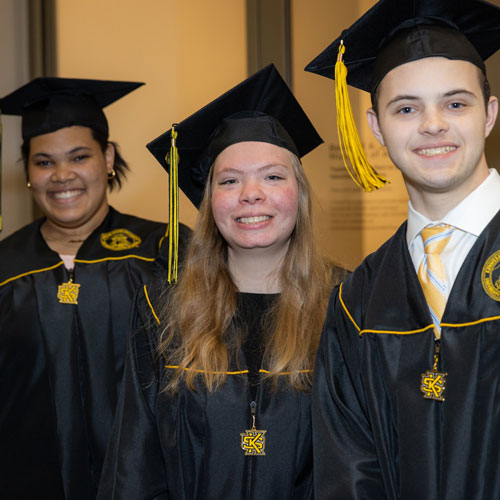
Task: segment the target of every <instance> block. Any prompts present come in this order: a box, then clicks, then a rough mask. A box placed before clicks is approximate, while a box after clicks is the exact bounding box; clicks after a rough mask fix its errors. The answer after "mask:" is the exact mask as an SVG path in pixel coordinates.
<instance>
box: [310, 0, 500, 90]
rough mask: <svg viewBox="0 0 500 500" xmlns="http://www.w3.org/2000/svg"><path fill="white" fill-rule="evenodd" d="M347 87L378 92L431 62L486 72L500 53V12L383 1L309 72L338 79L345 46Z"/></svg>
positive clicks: (461, 0) (466, 4)
mask: <svg viewBox="0 0 500 500" xmlns="http://www.w3.org/2000/svg"><path fill="white" fill-rule="evenodd" d="M341 40H342V41H343V44H344V45H345V54H344V63H345V65H346V67H347V70H348V76H347V83H348V84H349V85H352V86H353V87H357V88H359V89H361V90H366V91H367V92H373V91H374V90H375V89H376V87H377V86H378V84H379V83H380V81H381V80H382V79H383V77H384V76H385V75H386V74H387V73H388V72H389V71H390V70H391V69H394V68H396V67H397V66H400V65H401V64H404V63H407V62H411V61H416V60H418V59H423V58H425V57H446V58H449V59H459V60H465V61H469V62H471V63H473V64H475V65H476V66H478V67H479V68H481V70H482V71H483V72H485V66H484V63H483V60H486V59H487V58H488V57H490V56H491V55H492V54H494V53H495V52H496V51H497V50H498V48H500V8H498V7H497V6H495V5H493V4H491V3H488V2H485V1H482V0H380V1H379V2H377V3H376V4H375V5H374V6H373V7H372V8H371V9H370V10H369V11H368V12H366V13H365V14H364V15H363V16H362V17H361V18H360V19H358V20H357V21H356V22H355V23H354V24H353V25H352V26H351V27H350V28H347V29H346V30H344V31H343V32H342V34H341V35H340V36H339V37H338V38H337V39H336V40H335V41H334V42H333V43H332V44H331V45H329V46H328V47H327V48H326V49H325V50H324V51H323V52H322V53H321V54H319V55H318V56H317V57H316V58H315V59H314V60H313V61H311V62H310V63H309V64H308V65H307V66H306V68H305V69H306V71H310V72H312V73H318V74H319V75H323V76H326V77H328V78H332V79H333V78H334V67H335V63H336V61H337V55H338V52H339V47H340V42H341Z"/></svg>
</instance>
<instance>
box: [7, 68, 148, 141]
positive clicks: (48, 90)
mask: <svg viewBox="0 0 500 500" xmlns="http://www.w3.org/2000/svg"><path fill="white" fill-rule="evenodd" d="M141 85H144V84H143V83H138V82H115V81H105V80H85V79H78V78H55V77H42V78H36V79H35V80H32V81H31V82H29V83H27V84H26V85H23V86H22V87H20V88H18V89H17V90H15V91H14V92H12V93H11V94H9V95H7V96H6V97H3V98H2V99H0V111H1V112H2V113H3V114H6V115H19V116H22V136H23V140H24V141H27V140H29V139H31V138H32V137H35V136H37V135H42V134H47V133H50V132H55V131H56V130H59V129H60V128H64V127H70V126H72V125H82V126H84V127H90V128H93V129H95V130H98V131H101V132H103V133H104V134H106V136H108V135H109V130H108V122H107V120H106V117H105V115H104V113H103V111H102V108H104V107H106V106H107V105H108V104H111V103H113V102H115V101H116V100H118V99H120V98H121V97H123V96H125V95H127V94H128V93H129V92H132V91H133V90H135V89H136V88H138V87H140V86H141Z"/></svg>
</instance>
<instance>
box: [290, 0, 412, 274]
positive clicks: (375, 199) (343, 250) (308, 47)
mask: <svg viewBox="0 0 500 500" xmlns="http://www.w3.org/2000/svg"><path fill="white" fill-rule="evenodd" d="M374 3H375V2H374V0H358V1H352V0H336V1H335V2H332V1H331V0H314V9H311V4H310V3H309V2H306V1H303V0H295V1H293V3H292V5H293V10H292V27H293V29H292V36H293V70H294V71H293V79H294V83H295V93H296V95H297V97H298V98H299V100H300V101H301V102H302V103H303V105H304V107H305V108H306V110H307V112H308V113H309V115H310V117H311V119H312V121H313V122H314V124H315V125H316V126H317V128H318V130H319V132H320V134H321V136H322V137H323V139H324V141H325V144H323V145H322V146H321V147H319V148H318V149H317V150H316V151H314V152H313V153H312V154H310V155H309V156H308V157H306V159H305V161H304V164H305V168H306V170H307V173H308V175H309V178H310V179H311V182H312V184H313V188H314V191H315V194H316V198H317V204H316V206H315V209H316V214H317V215H316V226H317V228H318V233H319V235H320V242H321V245H322V248H323V250H324V251H325V253H326V254H328V255H330V256H331V257H332V258H335V259H337V260H338V261H340V262H341V263H343V264H344V265H346V266H347V267H348V268H350V269H353V268H354V267H355V266H356V265H357V264H359V263H360V262H361V260H362V259H363V258H364V257H365V256H366V255H367V254H369V253H371V252H373V251H374V250H376V249H377V248H378V247H379V246H380V244H381V243H383V242H384V241H385V240H386V239H387V238H388V237H389V236H390V235H391V234H392V233H393V232H394V231H395V229H396V228H397V227H398V226H399V225H400V224H401V223H402V222H403V221H404V219H405V218H406V208H407V200H408V198H407V194H406V190H405V188H404V185H403V183H402V180H401V176H400V175H399V173H398V172H397V171H396V169H395V168H394V167H393V166H392V164H391V162H390V161H389V159H388V158H387V155H386V154H385V150H384V149H383V148H382V147H380V146H379V145H378V143H377V142H376V141H375V139H374V137H373V136H372V134H371V132H370V131H369V129H368V126H367V124H366V119H365V109H366V108H367V107H369V97H368V96H367V95H366V94H365V93H363V92H361V91H358V90H356V89H353V88H350V89H349V93H350V97H351V102H352V105H353V111H354V113H355V116H356V117H357V122H358V124H359V133H360V137H361V140H362V142H363V144H364V145H365V149H366V150H367V153H368V157H369V160H370V161H371V162H372V164H374V166H375V167H376V168H377V170H378V171H379V172H381V173H382V172H383V173H384V175H385V176H386V177H389V178H390V180H391V184H390V185H389V186H386V187H384V188H382V189H381V190H379V191H376V192H373V193H364V192H362V191H361V190H360V189H359V188H358V187H357V186H356V185H355V184H354V183H353V182H352V180H351V179H350V177H349V176H348V173H347V172H346V170H345V168H344V166H343V162H342V159H341V156H340V154H339V151H338V144H339V142H338V136H337V128H336V117H335V113H336V111H335V90H334V82H333V80H330V79H327V78H324V77H320V76H318V75H314V74H312V73H305V72H304V71H303V68H304V66H306V64H307V63H308V62H310V61H311V60H312V59H313V58H314V57H315V56H316V55H317V54H319V53H320V52H321V51H322V50H323V49H324V48H326V46H327V45H329V44H330V43H331V42H332V41H333V40H334V39H335V38H337V36H338V35H339V34H340V33H341V32H342V30H343V29H344V28H345V27H347V26H349V25H350V24H352V22H353V21H354V20H355V19H356V18H357V17H359V16H360V15H361V14H362V13H363V12H364V11H365V10H366V9H368V8H369V7H370V6H371V5H373V4H374ZM346 50H348V47H347V49H346Z"/></svg>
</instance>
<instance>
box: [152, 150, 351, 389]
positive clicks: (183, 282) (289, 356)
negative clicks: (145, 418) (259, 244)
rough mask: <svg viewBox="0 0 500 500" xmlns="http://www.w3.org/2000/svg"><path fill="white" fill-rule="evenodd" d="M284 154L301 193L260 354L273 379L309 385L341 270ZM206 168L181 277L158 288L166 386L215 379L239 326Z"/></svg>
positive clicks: (210, 383) (214, 383) (302, 182)
mask: <svg viewBox="0 0 500 500" xmlns="http://www.w3.org/2000/svg"><path fill="white" fill-rule="evenodd" d="M290 154H291V157H292V166H293V170H294V174H295V177H296V179H297V184H298V193H299V201H298V204H299V207H298V214H297V223H296V226H295V229H294V231H293V233H292V235H291V239H290V244H289V246H288V250H287V254H286V256H285V258H284V260H283V263H282V265H281V268H280V269H279V271H278V277H279V280H280V284H281V293H280V295H279V299H278V300H276V301H275V302H274V305H273V306H272V307H271V310H270V311H269V312H268V314H267V316H266V317H267V321H266V325H267V326H268V327H269V328H270V331H272V334H271V335H270V336H269V337H268V341H267V345H266V346H265V350H264V356H263V362H264V363H265V365H266V366H267V370H268V371H269V374H268V375H267V376H268V377H269V378H271V379H272V381H273V383H274V384H276V383H277V380H278V377H280V376H281V375H283V374H284V373H286V375H287V377H288V381H289V384H290V386H291V387H293V388H295V389H297V390H307V389H308V388H309V387H310V385H311V376H312V368H313V365H314V357H315V353H316V349H317V345H318V342H319V337H320V334H321V329H322V325H323V321H324V318H325V316H326V308H327V302H328V297H329V294H330V291H331V289H332V286H333V285H334V284H336V283H337V282H338V281H340V279H341V278H342V277H343V275H344V271H343V270H342V269H341V268H339V267H337V266H334V265H333V264H332V263H330V262H329V261H327V260H326V259H325V258H323V257H322V256H321V254H320V253H319V251H318V248H317V245H316V243H315V239H314V237H313V226H312V220H313V219H312V214H311V211H312V207H311V205H312V203H311V188H310V185H309V182H308V180H307V178H306V176H305V173H304V170H303V167H302V164H301V163H300V160H299V159H298V158H297V157H296V156H295V155H294V154H292V153H290ZM212 171H213V166H212V170H211V172H210V175H209V180H208V182H207V185H206V188H205V192H204V196H203V201H202V203H201V206H200V212H199V216H198V221H197V225H196V227H195V229H194V231H193V234H192V236H191V240H190V244H189V247H188V250H187V255H186V258H185V261H184V267H183V270H182V272H181V274H180V278H179V282H178V283H177V285H176V286H175V287H173V288H172V289H169V290H167V293H165V294H164V296H163V297H164V300H163V304H162V306H161V309H160V321H161V324H162V325H164V326H163V328H162V332H161V337H160V342H159V345H158V349H157V352H158V355H159V356H161V357H163V358H164V359H166V364H167V365H168V366H170V367H171V368H172V369H173V375H172V376H171V377H169V379H168V382H167V383H166V387H165V388H164V389H166V390H168V391H173V392H175V391H176V390H177V389H178V387H179V383H180V381H181V380H185V382H186V385H187V386H188V387H189V388H190V389H193V388H194V386H195V380H196V379H197V377H199V376H201V377H202V379H203V381H204V383H205V385H206V387H207V388H208V390H211V391H212V390H215V389H217V388H218V387H220V386H221V385H222V384H223V383H224V381H225V378H226V374H227V371H228V368H229V358H230V354H231V353H230V351H231V349H234V346H235V345H236V344H237V343H236V344H235V342H234V336H235V335H238V333H239V332H237V331H236V330H237V327H236V325H235V314H236V308H237V292H238V290H237V288H236V286H235V285H234V283H233V281H232V279H231V275H230V272H229V268H228V252H227V244H226V242H225V240H224V239H223V237H222V236H221V234H220V233H219V230H218V229H217V226H216V225H215V221H214V218H213V215H212V209H211V178H212ZM281 378H282V377H281Z"/></svg>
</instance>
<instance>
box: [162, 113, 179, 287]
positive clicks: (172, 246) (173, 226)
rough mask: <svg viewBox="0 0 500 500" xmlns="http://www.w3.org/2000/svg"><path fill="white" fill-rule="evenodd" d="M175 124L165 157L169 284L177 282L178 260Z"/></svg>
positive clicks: (177, 186) (177, 185)
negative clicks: (166, 168) (167, 182)
mask: <svg viewBox="0 0 500 500" xmlns="http://www.w3.org/2000/svg"><path fill="white" fill-rule="evenodd" d="M176 126H177V123H174V124H173V125H172V131H171V134H170V152H169V154H168V155H167V157H166V158H165V160H166V162H167V163H168V164H169V165H170V171H169V196H168V209H169V210H168V212H169V217H168V282H169V283H170V284H173V283H177V265H178V262H179V178H178V165H179V153H178V151H177V146H176V140H177V130H175V127H176Z"/></svg>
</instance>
